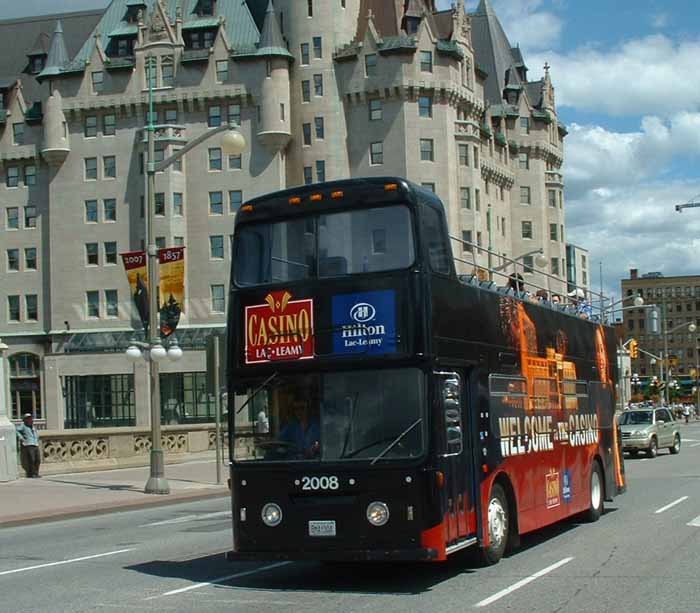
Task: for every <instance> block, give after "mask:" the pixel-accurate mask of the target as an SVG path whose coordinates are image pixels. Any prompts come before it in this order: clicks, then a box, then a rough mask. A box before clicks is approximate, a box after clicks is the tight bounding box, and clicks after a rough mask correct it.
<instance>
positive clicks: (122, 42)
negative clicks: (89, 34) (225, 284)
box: [107, 36, 136, 57]
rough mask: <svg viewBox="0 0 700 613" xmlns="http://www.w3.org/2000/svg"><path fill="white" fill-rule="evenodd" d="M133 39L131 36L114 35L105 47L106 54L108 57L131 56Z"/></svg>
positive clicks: (132, 53)
mask: <svg viewBox="0 0 700 613" xmlns="http://www.w3.org/2000/svg"><path fill="white" fill-rule="evenodd" d="M135 41H136V39H135V38H134V37H133V36H120V37H114V38H112V39H111V41H110V43H109V46H108V47H107V55H109V57H132V56H133V55H134V42H135Z"/></svg>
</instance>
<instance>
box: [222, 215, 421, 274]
mask: <svg viewBox="0 0 700 613" xmlns="http://www.w3.org/2000/svg"><path fill="white" fill-rule="evenodd" d="M234 245H235V254H234V270H235V277H234V278H235V282H236V285H238V286H239V287H249V286H254V285H265V284H271V283H282V282H288V281H299V280H302V279H310V278H328V277H340V276H344V275H352V274H356V273H366V272H378V271H384V270H396V269H403V268H408V267H409V266H410V265H411V264H413V261H414V259H415V248H414V241H413V227H412V223H411V214H410V211H409V209H408V207H406V206H403V205H394V206H385V207H376V208H368V209H355V210H352V211H343V212H332V213H328V214H323V215H314V216H308V217H301V218H294V219H288V220H284V221H275V222H270V223H251V224H242V225H241V226H240V227H239V230H238V233H237V236H236V240H235V241H234Z"/></svg>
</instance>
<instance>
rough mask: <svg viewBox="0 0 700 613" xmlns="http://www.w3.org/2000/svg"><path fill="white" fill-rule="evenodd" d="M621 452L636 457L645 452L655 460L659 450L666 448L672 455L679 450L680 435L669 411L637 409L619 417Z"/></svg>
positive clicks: (662, 409)
mask: <svg viewBox="0 0 700 613" xmlns="http://www.w3.org/2000/svg"><path fill="white" fill-rule="evenodd" d="M620 430H621V432H622V450H623V451H626V452H629V454H630V455H631V456H633V457H634V456H636V455H637V454H638V453H639V452H640V451H646V453H647V455H648V456H649V457H650V458H655V457H656V453H657V451H658V450H659V448H663V447H666V448H668V450H669V451H670V452H671V453H672V454H676V453H678V452H680V450H681V433H680V428H679V426H678V423H677V422H676V420H675V419H674V418H673V415H672V414H671V411H669V410H668V409H665V408H657V409H637V410H635V411H626V412H625V413H623V414H622V415H621V416H620Z"/></svg>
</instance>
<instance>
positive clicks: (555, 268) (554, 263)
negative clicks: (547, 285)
mask: <svg viewBox="0 0 700 613" xmlns="http://www.w3.org/2000/svg"><path fill="white" fill-rule="evenodd" d="M549 269H550V272H551V273H552V274H553V275H559V258H551V262H550V265H549Z"/></svg>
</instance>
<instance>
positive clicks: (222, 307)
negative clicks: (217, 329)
mask: <svg viewBox="0 0 700 613" xmlns="http://www.w3.org/2000/svg"><path fill="white" fill-rule="evenodd" d="M211 310H212V312H213V313H223V312H225V311H226V297H225V294H224V286H223V285H212V286H211Z"/></svg>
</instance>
